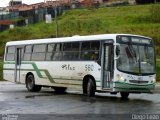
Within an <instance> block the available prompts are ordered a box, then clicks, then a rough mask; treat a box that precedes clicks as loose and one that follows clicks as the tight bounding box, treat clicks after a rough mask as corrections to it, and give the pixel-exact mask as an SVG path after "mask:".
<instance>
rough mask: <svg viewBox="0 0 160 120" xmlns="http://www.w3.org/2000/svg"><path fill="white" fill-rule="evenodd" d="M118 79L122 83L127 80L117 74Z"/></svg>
mask: <svg viewBox="0 0 160 120" xmlns="http://www.w3.org/2000/svg"><path fill="white" fill-rule="evenodd" d="M117 78H118V80H120V81H124V80H125V79H124V78H123V77H122V76H120V75H119V74H117Z"/></svg>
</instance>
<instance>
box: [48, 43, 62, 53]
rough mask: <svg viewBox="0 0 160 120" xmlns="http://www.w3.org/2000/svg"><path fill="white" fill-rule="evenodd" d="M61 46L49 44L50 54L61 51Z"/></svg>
mask: <svg viewBox="0 0 160 120" xmlns="http://www.w3.org/2000/svg"><path fill="white" fill-rule="evenodd" d="M60 49H61V44H48V50H47V51H48V52H54V51H60Z"/></svg>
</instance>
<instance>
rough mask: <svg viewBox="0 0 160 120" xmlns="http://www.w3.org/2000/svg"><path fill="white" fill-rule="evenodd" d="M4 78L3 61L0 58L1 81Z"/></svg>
mask: <svg viewBox="0 0 160 120" xmlns="http://www.w3.org/2000/svg"><path fill="white" fill-rule="evenodd" d="M1 80H3V61H2V60H0V81H1Z"/></svg>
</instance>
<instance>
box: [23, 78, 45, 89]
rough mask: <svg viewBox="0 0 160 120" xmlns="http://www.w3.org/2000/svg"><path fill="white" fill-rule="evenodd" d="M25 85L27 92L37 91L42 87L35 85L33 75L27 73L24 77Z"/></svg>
mask: <svg viewBox="0 0 160 120" xmlns="http://www.w3.org/2000/svg"><path fill="white" fill-rule="evenodd" d="M26 87H27V90H28V91H29V92H39V91H40V90H41V88H42V86H40V85H35V80H34V76H33V75H28V77H27V79H26Z"/></svg>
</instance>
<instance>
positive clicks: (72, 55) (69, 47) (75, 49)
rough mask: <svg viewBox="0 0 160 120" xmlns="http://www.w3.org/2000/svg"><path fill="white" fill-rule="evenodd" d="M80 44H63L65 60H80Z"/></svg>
mask: <svg viewBox="0 0 160 120" xmlns="http://www.w3.org/2000/svg"><path fill="white" fill-rule="evenodd" d="M79 45H80V44H79V43H78V42H73V43H64V44H63V60H78V59H79Z"/></svg>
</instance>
